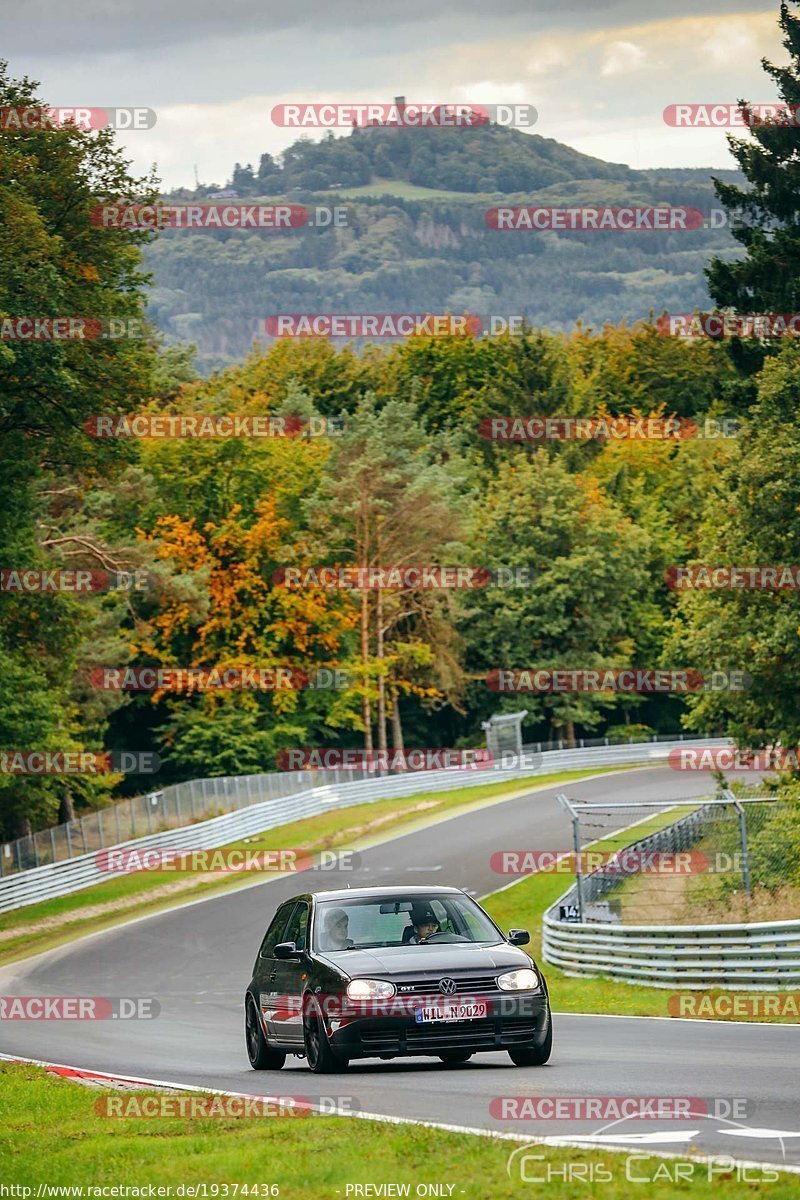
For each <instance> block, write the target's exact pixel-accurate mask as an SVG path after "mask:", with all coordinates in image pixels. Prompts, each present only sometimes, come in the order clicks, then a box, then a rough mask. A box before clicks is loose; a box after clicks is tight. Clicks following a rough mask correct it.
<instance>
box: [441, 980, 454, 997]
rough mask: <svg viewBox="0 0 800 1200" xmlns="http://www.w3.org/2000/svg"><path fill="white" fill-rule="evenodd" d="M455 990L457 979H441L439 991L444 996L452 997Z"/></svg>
mask: <svg viewBox="0 0 800 1200" xmlns="http://www.w3.org/2000/svg"><path fill="white" fill-rule="evenodd" d="M455 990H456V981H455V979H440V980H439V991H440V992H441V993H442V995H444V996H452V994H453V992H454V991H455Z"/></svg>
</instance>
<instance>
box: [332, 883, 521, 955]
mask: <svg viewBox="0 0 800 1200" xmlns="http://www.w3.org/2000/svg"><path fill="white" fill-rule="evenodd" d="M501 937H502V935H501V934H499V933H498V931H497V929H496V928H495V926H494V925H493V924H492V922H491V921H490V920H489V918H488V917H487V916H486V914H485V913H484V912H483V911H482V910H481V909H480V908H479V907H478V905H477V904H476V903H475V902H474V900H471V899H470V898H469V896H464V895H455V894H454V895H449V894H448V895H442V894H441V893H440V894H438V895H437V894H436V893H433V894H431V895H430V896H425V895H422V896H420V895H417V896H404V895H402V894H398V895H397V896H383V897H380V898H378V897H371V898H369V899H356V898H353V899H352V900H351V899H349V898H347V899H345V900H322V901H319V902H318V903H317V906H316V914H315V917H314V931H313V946H314V949H315V950H321V951H326V952H329V951H345V950H361V949H372V948H374V947H378V946H416V945H432V946H435V945H442V944H443V943H448V942H449V943H453V942H473V943H474V942H497V941H499V940H500V938H501Z"/></svg>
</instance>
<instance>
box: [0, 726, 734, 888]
mask: <svg viewBox="0 0 800 1200" xmlns="http://www.w3.org/2000/svg"><path fill="white" fill-rule="evenodd" d="M687 742H689V740H688V739H687V740H686V741H684V739H680V740H675V741H672V742H659V743H653V742H638V743H637V742H634V743H630V744H628V745H621V746H598V747H593V748H583V749H580V748H579V749H574V750H553V751H545V752H544V753H542V755H541V764H540V765H539V766H537V767H531V766H519V767H511V768H504V769H496V768H490V769H484V770H465V769H460V768H454V769H451V770H444V771H413V772H408V773H406V774H403V775H395V776H384V777H375V776H374V775H370V776H369V777H368V778H365V779H361V780H359V781H357V782H356V781H352V782H334V783H327V782H324V783H322V785H319V778H320V776H321V775H322V774H323V773H322V772H311V771H298V772H294V773H292V774H293V775H294V777H295V783H294V787H295V791H294V794H291V795H284V796H279V797H272V798H265V799H260V800H259V799H258V792H259V790H260V789H264V788H265V787H266V786H267V785H266V783H265V782H264V781H268V780H270V779H274V776H269V775H245V776H231V777H228V778H220V779H219V780H217V781H215V782H216V783H217V784H218V785H219V788H220V790H223V791H224V789H226V788H227V789H233V790H236V788H237V786H238V787H241V788H246V789H247V794H248V795H249V796H250V797H252V798H251V800H250V803H249V804H248V805H247V806H246V807H242V808H239V809H237V810H236V811H234V812H228V813H224V814H223V815H221V816H217V817H213V818H211V819H210V820H207V821H199V822H197V823H195V824H192V825H184V826H183V827H181V828H179V829H166V830H163V831H161V832H157V833H152V834H150V835H147V836H144V837H139V838H135V839H128V840H127V841H120V842H117V843H114V844H115V845H117V846H136V847H137V849H150V848H156V847H157V848H161V849H165V850H166V849H169V850H185V851H189V850H214V849H216V848H217V847H219V846H225V845H227V844H228V843H230V842H235V841H239V840H240V839H241V838H245V837H250V836H252V835H253V834H256V833H263V832H265V831H266V830H268V829H275V828H277V827H278V826H279V825H285V824H287V823H289V822H291V821H297V820H302V819H303V818H304V817H311V816H317V815H319V814H320V813H323V812H327V811H328V810H329V809H331V808H346V807H351V806H352V805H354V804H365V803H375V802H376V801H378V800H384V799H390V798H392V797H394V796H411V795H414V794H415V793H424V792H434V791H449V790H453V789H455V788H463V787H480V786H482V785H486V784H488V783H497V782H504V781H513V780H514V779H531V780H535V778H536V776H537V775H540V774H546V773H550V772H552V771H559V770H568V769H570V768H574V769H579V768H582V767H594V766H597V767H602V766H612V765H614V764H616V763H620V764H624V763H630V764H637V763H649V762H658V761H663V760H664V759H665V758H666V757H667V755H668V754H669V752H670V750H672V749H675V748H679V747H680V746H682V745H685V744H687ZM689 744H691V745H694V746H718V745H721V744H723V740H722V739H720V738H696V739H691V741H690V742H689ZM359 773H361V774H366V773H365V772H347V771H337V772H326V774H328V775H333V774H336V775H338V776H339V777H340V778H341V777H342V776H346V775H348V774H350V775H353V774H359ZM309 778H311V779H312V780H315V781H316V782H317V786H314V784H313V783H309ZM262 795H263V791H262ZM101 848H102V847H100V846H96V847H95V848H93V849H92V850H90V851H89V852H88V853H85V854H81V855H78V856H76V857H74V858H69V859H66V860H65V861H62V862H51V863H47V864H44V865H42V866H38V867H32V868H31V869H29V870H26V871H21V872H18V873H17V874H15V875H10V876H7V877H6V878H3V879H0V912H8V911H9V910H10V909H14V908H20V907H22V906H24V905H29V904H37V903H38V902H39V901H41V900H49V899H52V898H53V897H55V896H64V895H68V894H69V893H71V892H77V891H79V890H80V889H81V888H85V887H89V886H90V885H91V884H95V883H101V882H103V881H105V880H107V879H112V878H115V877H116V874H110V873H109V872H108V871H104V870H103V869H102V867H101V866H100V865H99V864H98V861H97V859H98V855H97V851H98V850H99V849H101ZM109 848H111V847H108V846H107V847H106V849H109Z"/></svg>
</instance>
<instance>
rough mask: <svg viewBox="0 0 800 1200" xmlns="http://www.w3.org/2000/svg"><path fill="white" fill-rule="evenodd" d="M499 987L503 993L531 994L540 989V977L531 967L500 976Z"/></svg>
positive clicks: (498, 979) (498, 978)
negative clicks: (535, 989)
mask: <svg viewBox="0 0 800 1200" xmlns="http://www.w3.org/2000/svg"><path fill="white" fill-rule="evenodd" d="M497 986H498V987H499V988H500V990H501V991H503V992H530V991H533V989H534V988H538V987H540V986H541V985H540V983H539V976H538V975H537V974H536V972H535V971H532V970H531V968H530V967H522V968H521V969H520V970H519V971H508V972H507V973H506V974H505V975H498V977H497Z"/></svg>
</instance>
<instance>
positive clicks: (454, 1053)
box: [439, 1050, 472, 1067]
mask: <svg viewBox="0 0 800 1200" xmlns="http://www.w3.org/2000/svg"><path fill="white" fill-rule="evenodd" d="M439 1058H440V1059H441V1060H442V1062H443V1063H444V1065H445V1066H446V1067H455V1066H456V1065H457V1064H458V1063H464V1062H466V1061H467V1059H468V1058H472V1051H471V1050H447V1051H446V1052H445V1053H444V1054H440V1055H439Z"/></svg>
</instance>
